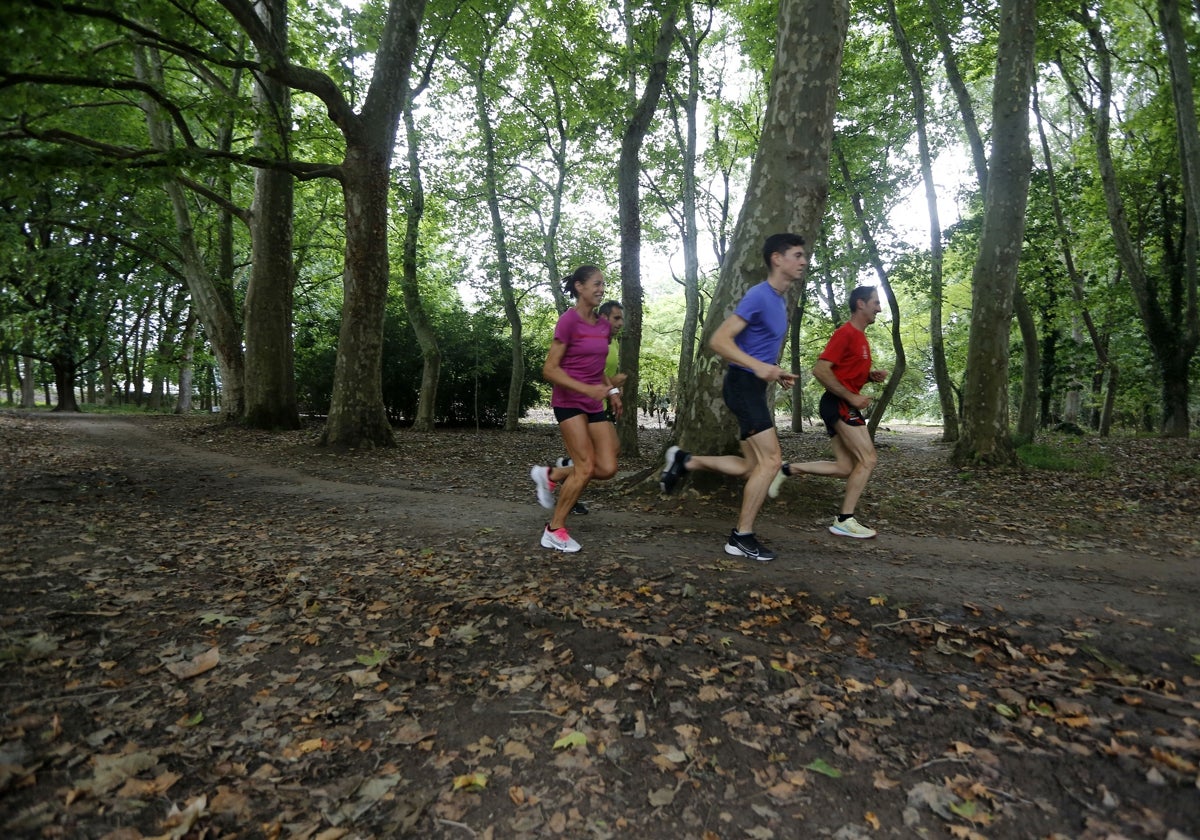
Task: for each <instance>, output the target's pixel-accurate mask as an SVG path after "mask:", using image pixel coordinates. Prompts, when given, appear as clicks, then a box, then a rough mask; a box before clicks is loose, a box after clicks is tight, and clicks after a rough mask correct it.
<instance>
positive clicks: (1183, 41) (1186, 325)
mask: <svg viewBox="0 0 1200 840" xmlns="http://www.w3.org/2000/svg"><path fill="white" fill-rule="evenodd" d="M1158 20H1159V28H1160V30H1161V31H1162V35H1163V40H1164V41H1165V42H1166V45H1167V57H1168V58H1169V59H1170V63H1171V97H1172V99H1173V100H1174V103H1175V130H1176V132H1177V134H1178V136H1179V164H1180V171H1181V173H1182V175H1183V198H1184V206H1185V208H1186V212H1185V216H1186V224H1185V225H1184V237H1185V239H1184V249H1183V250H1184V260H1183V262H1184V265H1183V278H1182V284H1183V287H1184V291H1183V298H1184V300H1185V301H1186V303H1185V304H1184V310H1185V311H1184V313H1183V318H1182V320H1183V323H1182V324H1181V327H1180V332H1181V334H1182V341H1180V346H1179V351H1178V354H1177V359H1176V362H1175V364H1174V365H1173V366H1172V367H1173V368H1174V370H1176V371H1178V372H1179V375H1180V380H1179V382H1175V383H1172V388H1171V394H1170V395H1169V396H1170V397H1171V399H1164V406H1165V407H1166V410H1167V412H1168V413H1167V416H1166V417H1164V418H1163V431H1164V433H1165V434H1167V435H1168V436H1171V437H1187V436H1188V432H1189V411H1188V409H1189V404H1190V394H1189V381H1188V370H1189V369H1190V366H1191V362H1192V358H1193V357H1194V356H1195V353H1196V349H1197V347H1198V346H1200V307H1198V305H1197V286H1198V285H1200V270H1198V264H1200V122H1198V120H1197V116H1196V98H1195V91H1194V89H1193V83H1192V70H1191V64H1190V59H1189V52H1194V51H1195V43H1194V42H1191V43H1189V40H1188V36H1187V33H1185V31H1184V28H1183V20H1182V17H1181V15H1180V11H1179V2H1178V0H1158ZM1163 374H1164V377H1163V378H1164V379H1166V371H1165V370H1164V371H1163ZM1164 396H1168V395H1166V394H1164Z"/></svg>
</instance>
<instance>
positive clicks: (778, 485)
mask: <svg viewBox="0 0 1200 840" xmlns="http://www.w3.org/2000/svg"><path fill="white" fill-rule="evenodd" d="M787 478H788V477H787V476H786V475H783V473H780V474H779V475H777V476H775V478H773V479H771V484H770V485H769V486H768V487H767V498H768V499H778V498H779V494H780V492H782V491H783V485H784V482H786V481H787Z"/></svg>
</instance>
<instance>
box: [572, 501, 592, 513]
mask: <svg viewBox="0 0 1200 840" xmlns="http://www.w3.org/2000/svg"><path fill="white" fill-rule="evenodd" d="M571 513H573V514H575V515H576V516H587V513H588V506H587V505H585V504H584V503H583V502H576V503H575V507H573V508H571Z"/></svg>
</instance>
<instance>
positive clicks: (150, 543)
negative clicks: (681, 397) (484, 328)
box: [0, 412, 1200, 840]
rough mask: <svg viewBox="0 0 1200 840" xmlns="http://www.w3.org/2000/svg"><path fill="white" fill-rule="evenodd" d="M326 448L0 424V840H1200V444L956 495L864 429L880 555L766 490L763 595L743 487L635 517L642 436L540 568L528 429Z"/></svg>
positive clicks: (650, 460) (135, 421) (818, 493)
mask: <svg viewBox="0 0 1200 840" xmlns="http://www.w3.org/2000/svg"><path fill="white" fill-rule="evenodd" d="M317 432H318V430H317V429H315V428H309V429H306V430H303V431H301V432H295V433H286V434H277V435H268V434H262V433H252V432H247V431H244V430H237V429H233V428H228V427H224V426H220V425H216V424H214V423H212V422H211V421H209V420H206V419H203V418H202V419H200V420H195V419H181V418H141V417H139V418H105V417H90V416H89V417H74V418H61V417H57V416H55V417H49V416H47V415H29V414H21V413H16V412H10V413H7V414H3V415H0V506H2V509H3V511H4V514H3V517H2V519H0V576H2V578H0V580H2V586H0V836H2V837H5V838H26V837H28V838H56V837H65V838H108V840H133V839H134V838H150V837H154V838H214V839H215V838H314V840H315V838H320V840H337V838H385V837H404V836H411V837H422V838H426V837H427V838H443V837H444V838H457V837H461V838H526V837H528V838H534V837H571V838H576V837H577V838H608V837H629V836H638V837H644V838H706V839H707V838H758V840H767V839H768V838H810V837H831V838H841V840H857V839H858V838H875V837H929V838H934V837H952V838H1035V837H1036V838H1123V837H1128V838H1143V837H1144V838H1169V839H1170V840H1186V838H1196V837H1200V767H1198V765H1200V723H1198V721H1200V619H1198V618H1197V617H1196V615H1195V607H1194V604H1195V603H1196V600H1195V596H1196V594H1197V593H1196V589H1197V586H1196V584H1195V582H1194V581H1193V580H1192V578H1194V577H1195V571H1196V566H1195V564H1196V561H1197V557H1198V556H1200V524H1198V521H1200V520H1198V518H1197V514H1198V513H1200V501H1198V500H1200V446H1198V444H1197V441H1196V440H1194V439H1193V440H1190V441H1161V440H1154V439H1150V440H1147V439H1132V438H1114V439H1112V440H1108V441H1101V440H1098V439H1087V440H1086V441H1085V442H1082V443H1078V444H1076V443H1071V442H1067V443H1064V444H1063V446H1067V445H1068V444H1070V445H1071V446H1077V447H1079V448H1080V453H1081V457H1085V456H1086V458H1092V459H1103V466H1102V468H1099V469H1095V470H1092V471H1091V472H1088V471H1086V470H1085V471H1083V472H1080V471H1074V472H1071V471H1066V472H1064V471H1053V472H1043V471H1032V470H1022V471H1004V472H1000V473H988V472H979V473H975V474H972V473H969V472H968V473H964V472H962V471H956V470H954V469H952V468H950V467H949V466H948V465H947V464H946V463H945V454H946V453H945V450H944V449H939V448H937V447H936V446H933V445H930V444H929V443H928V440H930V438H928V437H927V438H926V439H925V440H926V443H925V444H924V445H921V446H911V447H910V446H905V445H901V444H900V443H889V442H888V437H887V434H886V433H885V432H884V431H883V430H881V432H880V438H879V440H880V444H881V457H880V467H879V468H878V469H877V471H876V475H875V476H874V477H873V479H872V482H871V484H870V485H869V487H868V490H867V494H866V497H865V498H864V503H863V505H862V506H861V508H860V510H861V513H862V518H863V519H864V521H867V522H869V523H870V524H872V525H873V526H875V527H878V528H879V529H880V537H879V538H878V539H877V540H874V541H870V542H869V543H867V544H865V545H864V544H859V543H858V542H857V541H839V540H838V539H836V538H833V537H829V536H828V535H827V534H826V533H825V530H824V527H823V526H824V524H827V522H826V519H827V516H826V514H827V512H828V511H829V510H830V509H832V507H834V506H836V504H837V500H838V498H839V497H840V492H841V485H840V484H839V483H837V482H835V481H833V480H829V481H824V480H806V481H807V483H805V484H799V483H793V485H794V486H787V487H785V492H784V494H783V496H782V497H781V499H780V500H778V501H777V502H772V503H768V505H767V506H766V508H765V509H764V512H763V514H762V515H761V516H760V523H759V528H760V533H763V534H765V535H767V537H768V543H769V544H770V545H772V546H773V547H775V548H777V550H779V551H780V553H781V559H780V561H777V562H776V563H775V564H770V565H759V564H751V563H750V561H747V560H742V559H739V558H731V557H727V556H725V555H724V554H723V552H722V551H721V543H722V541H723V537H724V534H725V533H727V529H728V527H729V525H730V524H732V521H733V520H734V519H735V514H736V504H737V500H738V495H737V488H736V487H734V488H729V487H723V486H718V487H715V488H710V489H705V488H703V487H701V486H698V487H695V488H687V489H685V491H684V492H683V493H681V494H679V495H677V496H672V497H669V498H664V497H661V496H660V495H659V494H658V492H657V489H656V487H655V486H654V479H655V478H656V475H657V469H658V464H659V460H658V459H659V457H660V455H659V453H660V452H661V450H662V447H663V446H664V445H665V444H666V442H667V437H666V435H667V432H666V431H664V430H661V429H647V430H644V431H643V436H642V438H641V439H640V443H641V447H642V453H641V455H640V457H637V458H628V459H624V460H623V463H622V474H621V476H620V477H619V478H618V480H616V481H614V482H609V484H608V485H607V486H604V487H601V486H599V485H596V486H594V487H591V488H589V489H588V491H587V493H586V495H585V498H586V499H587V501H588V502H589V503H590V504H591V512H590V513H589V514H588V516H587V518H586V519H584V518H583V517H576V518H574V519H573V520H572V524H571V527H572V532H573V533H575V534H576V535H577V536H578V538H579V539H580V541H581V542H583V543H584V546H585V547H584V551H583V552H581V553H580V554H578V555H574V556H563V555H558V554H555V553H552V552H549V551H546V550H543V549H541V548H540V547H538V545H537V534H538V532H539V531H540V529H541V526H542V523H544V521H545V516H544V511H541V510H540V509H539V508H537V506H536V504H535V503H534V501H533V492H532V485H531V484H530V482H529V480H528V465H529V464H530V463H534V462H539V461H540V462H543V463H544V462H547V461H549V460H552V459H553V458H554V457H555V456H556V455H557V454H560V453H559V451H558V447H559V444H558V442H557V435H556V432H555V430H554V429H553V428H552V427H549V426H541V425H533V426H531V427H529V428H523V429H522V430H521V431H519V432H516V433H503V432H480V433H476V432H473V431H472V432H450V431H448V432H439V433H436V434H434V435H426V436H421V435H415V434H413V433H411V432H407V431H404V430H401V431H399V432H398V434H397V437H398V445H397V447H396V449H395V450H388V451H383V452H378V451H377V452H370V453H348V454H338V453H333V452H328V451H325V450H321V449H319V448H317V447H316V446H315V445H314V444H315V440H316V436H317ZM823 446H824V438H823V436H820V435H818V434H815V433H814V434H803V435H794V436H788V435H786V434H785V439H784V449H785V454H786V455H789V456H793V457H804V458H809V457H812V458H816V457H822V447H823ZM1092 463H1095V461H1094V460H1093V461H1092ZM647 479H648V480H647ZM847 542H854V543H855V544H854V545H847ZM923 547H925V548H923ZM1072 552H1076V554H1073V553H1072ZM1086 552H1093V553H1091V554H1088V553H1086ZM935 553H936V554H939V556H940V557H942V558H943V562H941V563H940V564H938V563H932V561H929V560H928V558H927V555H930V556H932V555H933V554H935ZM1097 556H1100V557H1107V558H1108V559H1109V560H1112V561H1114V562H1115V564H1116V565H1118V566H1120V565H1122V564H1128V565H1131V566H1132V567H1134V568H1133V570H1132V572H1130V573H1129V574H1127V575H1126V576H1125V578H1123V579H1122V580H1124V581H1128V582H1129V583H1128V585H1127V586H1122V585H1117V586H1112V587H1109V588H1105V587H1106V586H1107V585H1108V584H1111V583H1112V582H1113V579H1112V578H1111V576H1106V574H1105V573H1103V572H1094V573H1093V572H1087V573H1081V572H1079V569H1081V568H1084V567H1087V568H1093V569H1094V566H1088V562H1085V560H1088V561H1089V562H1090V560H1089V558H1091V559H1094V558H1095V557H1097ZM789 558H790V559H789ZM981 558H983V559H981ZM988 558H991V559H990V560H988ZM1039 558H1040V559H1039ZM1043 561H1044V563H1049V562H1059V563H1061V566H1059V567H1058V568H1061V569H1062V570H1064V571H1063V573H1062V574H1061V575H1057V576H1055V577H1056V579H1058V582H1059V583H1062V581H1064V580H1065V581H1067V584H1068V585H1069V586H1074V587H1075V588H1074V589H1068V590H1067V594H1066V596H1065V597H1064V601H1065V602H1067V603H1069V604H1070V605H1071V607H1072V609H1070V610H1069V611H1068V610H1065V609H1064V610H1061V611H1059V610H1055V611H1053V612H1051V613H1049V614H1047V613H1043V612H1039V611H1038V610H1041V609H1044V608H1045V603H1044V602H1038V603H1036V604H1035V603H1032V601H1030V602H1026V600H1025V599H1026V598H1027V597H1028V592H1029V591H1030V589H1031V588H1030V587H1029V586H1025V585H1024V584H1025V583H1026V582H1027V581H1028V580H1033V579H1036V578H1037V577H1038V576H1039V575H1041V576H1047V575H1048V573H1047V571H1046V570H1047V569H1049V568H1053V567H1051V566H1046V565H1044V563H1043ZM1038 563H1043V565H1038ZM855 564H857V565H855ZM922 564H928V567H927V570H928V572H929V574H928V575H927V576H926V577H924V578H918V579H917V582H916V583H915V584H914V583H913V582H912V581H911V580H910V581H909V582H908V583H907V584H905V583H903V582H902V574H901V572H902V571H905V570H908V571H911V570H912V569H913V568H914V567H922ZM851 566H853V567H854V568H853V569H851V570H850V574H853V573H855V570H859V571H858V573H859V583H860V584H861V583H862V581H864V580H869V584H866V585H867V586H869V588H868V589H864V588H863V585H858V586H855V585H850V584H845V585H842V586H841V587H832V586H830V585H827V581H828V579H827V578H821V577H819V572H820V571H821V570H825V571H827V570H828V569H830V568H833V567H838V568H842V569H846V568H848V567H851ZM956 567H958V568H961V569H962V573H963V574H964V575H970V574H974V575H977V576H979V577H980V579H982V580H985V581H986V580H988V579H989V576H990V580H991V581H992V582H993V583H995V585H996V586H997V587H999V588H998V589H996V590H995V591H994V592H993V591H991V590H989V592H988V593H980V594H979V596H978V597H973V598H958V599H957V600H956V601H954V602H950V601H947V596H946V595H945V593H944V592H943V591H942V590H940V589H939V587H940V586H941V585H942V584H941V583H939V581H945V585H946V586H949V585H950V583H949V581H950V580H951V579H954V580H957V581H958V585H959V586H960V587H965V588H969V587H970V585H971V580H972V578H969V577H968V578H965V581H966V582H965V583H964V582H963V581H964V578H962V577H961V576H959V575H958V573H957V572H956ZM1035 567H1036V570H1035ZM1167 568H1174V569H1177V570H1179V574H1178V575H1177V576H1176V577H1174V578H1169V577H1168V578H1163V577H1158V578H1156V577H1155V575H1156V574H1158V570H1161V569H1167ZM972 569H973V570H974V571H972ZM1143 569H1144V570H1145V580H1140V578H1139V577H1138V576H1139V575H1141V574H1142V570H1143ZM1068 572H1069V573H1068ZM850 574H848V575H847V576H850ZM1047 579H1049V577H1047ZM1139 580H1140V582H1139ZM1164 580H1165V581H1167V582H1166V583H1164V582H1163V581H1164ZM818 581H821V583H820V585H818ZM1155 581H1158V582H1155ZM1118 583H1120V581H1118ZM1005 586H1007V587H1008V588H1007V589H1005V588H1004V587H1005ZM1110 590H1111V591H1110ZM955 591H957V590H955ZM1010 591H1011V592H1012V593H1015V594H1014V595H1013V597H1011V598H1005V597H1003V595H1002V594H1001V593H1002V592H1010ZM1098 592H1100V593H1103V595H1102V596H1098V595H1097V593H1098ZM1114 592H1115V593H1117V594H1115V595H1114V594H1113V593H1114ZM1121 592H1125V593H1126V595H1127V597H1128V599H1129V600H1127V601H1121V600H1120V597H1121V595H1120V593H1121ZM1022 593H1026V594H1022ZM1112 599H1116V600H1115V601H1114V600H1112ZM1139 599H1140V600H1139ZM1033 600H1036V599H1033ZM1113 603H1116V604H1117V605H1118V606H1117V607H1114V606H1113ZM1141 603H1147V604H1151V605H1157V606H1156V607H1155V609H1153V610H1149V611H1146V612H1144V613H1143V612H1139V611H1138V610H1137V609H1135V607H1136V606H1137V605H1138V604H1141ZM1122 606H1124V608H1121V607H1122ZM1158 607H1162V609H1159V608H1158Z"/></svg>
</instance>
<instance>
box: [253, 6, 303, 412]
mask: <svg viewBox="0 0 1200 840" xmlns="http://www.w3.org/2000/svg"><path fill="white" fill-rule="evenodd" d="M256 9H257V11H258V15H259V17H260V18H261V19H262V22H263V27H264V28H266V29H267V30H269V31H270V32H271V34H272V36H273V37H274V38H275V40H276V41H277V42H278V43H279V44H280V46H281V48H282V49H286V48H287V41H288V14H287V0H260V2H259V3H258V4H257V6H256ZM254 78H255V83H254V101H255V103H256V104H257V105H258V107H259V109H260V112H261V113H260V122H259V126H258V128H257V129H256V131H255V142H256V143H257V144H258V146H259V147H261V148H273V149H275V150H276V152H277V156H278V157H279V158H280V159H286V158H287V157H288V155H289V154H290V148H289V145H290V136H291V125H292V103H291V91H290V90H289V89H288V87H287V85H285V84H282V83H281V82H279V81H278V80H277V79H274V78H272V77H270V76H264V75H261V74H256V75H255V77H254ZM294 191H295V182H294V181H293V179H292V176H291V174H290V173H288V172H283V171H281V170H278V169H259V170H257V171H256V172H255V173H254V203H253V205H252V206H251V209H250V248H251V252H250V260H251V265H250V281H249V283H248V284H247V286H246V302H245V304H244V307H245V308H244V310H243V312H244V315H245V318H244V325H245V330H246V413H245V417H244V421H245V423H246V425H248V426H250V427H251V428H254V429H298V428H300V408H299V406H298V405H297V402H296V372H295V356H294V348H293V344H292V296H293V291H294V289H295V279H296V275H295V269H294V266H293V264H292V214H293V195H294Z"/></svg>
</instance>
